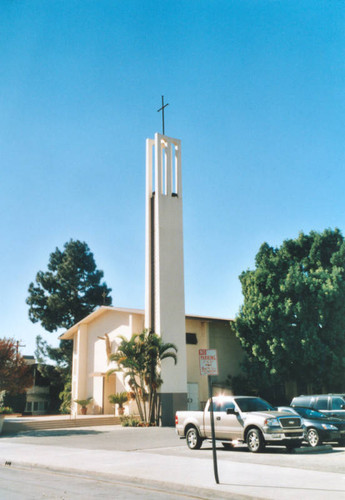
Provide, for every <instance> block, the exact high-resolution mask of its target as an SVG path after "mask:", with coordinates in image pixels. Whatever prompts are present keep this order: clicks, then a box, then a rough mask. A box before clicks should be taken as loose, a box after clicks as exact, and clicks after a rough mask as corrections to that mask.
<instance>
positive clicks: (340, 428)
mask: <svg viewBox="0 0 345 500" xmlns="http://www.w3.org/2000/svg"><path fill="white" fill-rule="evenodd" d="M278 410H280V411H284V412H286V413H288V412H289V413H291V414H292V415H298V416H300V417H302V419H303V423H304V425H305V427H306V429H307V434H306V440H307V442H308V444H309V446H312V447H315V446H318V445H321V444H322V443H330V442H333V443H334V442H338V443H339V444H341V445H345V421H344V420H341V419H339V418H336V417H329V416H327V415H325V414H324V413H322V412H320V411H318V410H313V409H312V408H304V407H301V406H300V407H299V406H297V407H295V408H291V407H288V406H279V407H278Z"/></svg>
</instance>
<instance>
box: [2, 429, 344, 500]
mask: <svg viewBox="0 0 345 500" xmlns="http://www.w3.org/2000/svg"><path fill="white" fill-rule="evenodd" d="M217 456H218V468H219V478H220V483H221V484H220V485H216V484H215V482H214V476H213V466H212V452H211V447H210V445H209V443H204V444H203V447H202V449H201V450H195V451H192V450H189V449H188V448H187V446H186V444H185V441H184V440H179V439H178V438H177V436H176V434H175V431H174V429H170V428H147V429H145V428H144V429H138V428H122V427H116V426H114V427H98V428H84V429H70V430H60V431H57V430H55V431H40V432H35V433H23V434H22V435H20V436H13V437H7V436H3V437H1V438H0V464H2V465H3V464H4V463H5V461H11V462H12V465H11V466H10V467H13V466H15V467H18V466H22V465H23V464H26V466H30V465H35V466H36V467H39V468H40V469H41V470H43V469H44V468H49V470H52V469H54V470H55V471H59V472H67V473H69V474H72V475H73V474H74V475H76V474H86V475H87V477H89V478H93V479H98V480H100V479H102V480H104V481H109V480H110V481H117V482H122V483H123V482H128V481H130V482H131V483H132V486H134V487H136V486H138V485H145V486H146V487H149V488H158V489H160V490H162V488H163V489H164V490H165V491H167V492H168V491H169V492H173V493H174V494H175V495H176V498H178V497H179V495H186V494H187V495H190V496H191V497H192V498H195V497H198V498H212V496H213V497H216V498H243V497H247V498H248V497H251V498H267V499H274V500H275V499H277V498H279V499H291V498H293V497H295V496H303V499H304V500H307V499H313V500H317V499H322V500H323V499H325V498H326V497H328V496H331V497H332V500H335V499H337V500H338V499H342V500H345V449H344V448H333V449H332V448H331V447H324V448H321V449H320V450H318V451H314V450H311V449H310V448H308V449H307V448H305V449H300V450H297V452H296V453H295V454H289V453H287V452H286V449H285V448H283V447H281V448H280V447H277V448H268V449H267V451H266V452H265V453H262V454H252V453H249V452H248V451H247V449H246V447H244V446H242V447H238V448H236V449H235V450H233V451H228V450H224V449H223V448H222V447H221V445H220V446H219V448H218V450H217ZM35 470H37V469H35ZM135 491H136V490H135V489H134V492H133V496H132V497H131V496H129V497H124V498H136V497H135V496H134V493H135ZM14 498H15V497H14ZM18 498H20V497H18ZM23 498H26V497H23ZM38 498H39V497H38ZM62 498H64V497H62ZM66 498H74V497H66ZM76 498H77V497H76ZM84 498H85V497H84ZM90 498H92V497H90ZM11 500H12V498H11ZM16 500H17V498H16Z"/></svg>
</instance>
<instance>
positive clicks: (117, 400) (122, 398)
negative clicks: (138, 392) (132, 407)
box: [108, 392, 128, 415]
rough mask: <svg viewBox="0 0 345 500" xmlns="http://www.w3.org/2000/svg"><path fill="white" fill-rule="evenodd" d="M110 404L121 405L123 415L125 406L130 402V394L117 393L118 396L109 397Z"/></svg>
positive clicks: (120, 409)
mask: <svg viewBox="0 0 345 500" xmlns="http://www.w3.org/2000/svg"><path fill="white" fill-rule="evenodd" d="M108 400H109V403H111V404H113V405H116V404H118V405H119V413H120V415H122V414H123V405H124V403H126V402H127V401H128V393H127V392H117V393H116V394H110V395H109V396H108Z"/></svg>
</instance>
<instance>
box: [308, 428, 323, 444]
mask: <svg viewBox="0 0 345 500" xmlns="http://www.w3.org/2000/svg"><path fill="white" fill-rule="evenodd" d="M307 441H308V443H309V446H312V447H313V448H314V447H315V446H318V445H320V444H321V439H320V436H319V433H318V432H317V430H316V429H314V428H313V427H311V428H310V429H308V432H307Z"/></svg>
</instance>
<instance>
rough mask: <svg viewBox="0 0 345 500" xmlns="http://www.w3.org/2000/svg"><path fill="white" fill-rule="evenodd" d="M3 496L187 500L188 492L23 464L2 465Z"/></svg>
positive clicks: (69, 499)
mask: <svg viewBox="0 0 345 500" xmlns="http://www.w3.org/2000/svg"><path fill="white" fill-rule="evenodd" d="M0 498H1V499H3V500H24V499H25V500H77V499H84V500H93V499H97V500H99V498H102V500H114V498H116V499H119V500H125V499H131V500H135V499H137V500H151V499H153V500H183V499H186V498H189V499H191V498H192V497H191V496H190V495H188V497H186V496H185V495H182V494H179V495H175V494H170V493H168V492H167V491H164V490H159V489H153V488H149V487H145V486H143V485H136V486H133V485H131V484H126V483H124V482H122V483H121V482H119V481H115V480H111V479H103V480H100V479H95V478H94V477H85V476H74V475H73V476H71V475H67V474H63V473H56V472H53V471H42V470H28V469H25V468H24V469H23V468H21V467H14V468H13V467H10V468H9V467H0Z"/></svg>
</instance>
